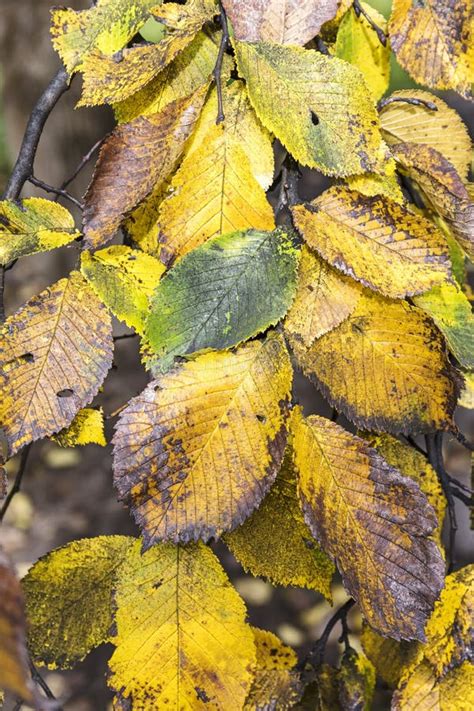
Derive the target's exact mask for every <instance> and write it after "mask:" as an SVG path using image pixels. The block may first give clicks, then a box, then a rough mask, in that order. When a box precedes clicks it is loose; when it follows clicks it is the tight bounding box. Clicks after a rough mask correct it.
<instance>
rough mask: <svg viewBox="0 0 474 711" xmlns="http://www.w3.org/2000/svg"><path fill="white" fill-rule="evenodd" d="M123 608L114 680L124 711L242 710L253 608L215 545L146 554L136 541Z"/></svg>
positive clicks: (121, 589) (119, 597)
mask: <svg viewBox="0 0 474 711" xmlns="http://www.w3.org/2000/svg"><path fill="white" fill-rule="evenodd" d="M115 606H116V613H115V625H116V632H115V634H114V635H113V637H112V638H111V641H112V643H113V644H114V645H115V647H116V649H115V651H114V653H113V655H112V658H111V659H110V662H109V667H110V676H109V679H108V683H109V686H110V687H111V688H112V689H113V690H114V691H116V693H117V699H116V703H117V704H118V708H124V706H123V704H125V708H127V707H129V708H133V709H136V710H137V711H138V709H141V710H142V711H153V709H162V708H169V709H184V708H189V709H196V711H201V710H202V711H204V710H205V709H211V708H214V709H239V708H242V706H243V704H244V700H245V697H246V695H247V693H248V691H249V689H250V685H251V683H252V677H253V668H254V666H255V659H256V652H255V642H254V639H253V634H252V630H251V628H250V627H249V626H248V625H247V624H246V623H245V615H246V610H245V605H244V603H243V601H242V600H241V598H240V597H239V595H238V594H237V592H236V591H235V589H234V588H233V587H232V585H231V584H230V582H229V580H228V578H227V576H226V574H225V572H224V570H223V569H222V567H221V565H220V563H219V560H218V559H217V558H216V556H215V555H214V553H213V552H212V551H211V550H210V549H209V548H207V547H206V546H204V545H203V544H197V545H196V544H195V545H190V546H186V547H181V546H173V545H170V544H164V545H163V544H162V545H158V546H154V547H153V548H152V549H151V550H149V551H147V552H146V553H145V554H144V555H143V556H141V555H140V541H136V543H135V545H134V546H133V549H132V550H131V552H130V554H129V555H128V560H127V564H126V566H124V567H123V568H122V569H121V573H120V575H119V579H118V582H117V585H116V591H115ZM127 704H128V705H127Z"/></svg>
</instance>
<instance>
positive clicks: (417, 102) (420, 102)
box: [377, 96, 438, 111]
mask: <svg viewBox="0 0 474 711" xmlns="http://www.w3.org/2000/svg"><path fill="white" fill-rule="evenodd" d="M396 102H400V103H403V104H411V105H412V106H423V108H425V109H428V110H429V111H438V107H437V106H436V104H434V103H433V102H432V101H427V100H426V99H416V98H415V97H414V96H387V98H386V99H381V100H380V101H379V103H378V105H377V108H378V110H379V111H381V110H382V109H384V108H385V107H386V106H388V105H389V104H394V103H396Z"/></svg>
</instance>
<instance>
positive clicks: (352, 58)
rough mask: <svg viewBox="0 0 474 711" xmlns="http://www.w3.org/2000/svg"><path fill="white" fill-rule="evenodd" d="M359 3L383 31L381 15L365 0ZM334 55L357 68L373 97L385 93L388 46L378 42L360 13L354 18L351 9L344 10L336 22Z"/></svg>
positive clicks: (375, 97) (388, 67) (387, 75)
mask: <svg viewBox="0 0 474 711" xmlns="http://www.w3.org/2000/svg"><path fill="white" fill-rule="evenodd" d="M361 6H362V8H363V9H364V10H365V12H366V13H367V14H368V15H369V17H370V18H371V19H372V20H373V21H374V23H375V24H376V25H377V26H378V27H380V29H381V30H382V31H383V32H384V33H385V34H387V22H386V20H385V18H384V16H383V15H381V14H380V13H379V12H377V10H374V8H373V7H371V6H370V5H367V3H365V2H362V3H361ZM334 54H335V56H336V57H339V59H344V60H345V61H346V62H349V63H350V64H353V65H354V66H355V67H358V69H360V71H361V72H362V74H363V75H364V78H365V81H366V83H367V86H368V87H369V89H370V91H371V92H372V94H373V97H374V99H376V100H377V99H380V97H381V96H383V94H385V92H386V91H387V89H388V84H389V81H390V49H389V47H388V45H383V44H382V43H381V42H380V40H379V38H378V37H377V35H376V33H375V32H374V30H373V28H372V26H371V25H370V24H369V22H368V21H367V19H366V18H365V17H364V15H362V14H360V15H359V17H357V15H356V14H355V11H354V10H353V9H352V10H349V11H348V12H346V14H345V15H344V17H343V19H342V22H341V24H340V25H339V29H338V32H337V38H336V44H335V47H334Z"/></svg>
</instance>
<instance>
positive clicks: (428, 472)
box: [368, 434, 446, 547]
mask: <svg viewBox="0 0 474 711" xmlns="http://www.w3.org/2000/svg"><path fill="white" fill-rule="evenodd" d="M368 440H369V442H370V445H371V447H374V448H375V449H376V450H377V452H379V454H381V455H382V457H383V458H384V459H385V460H386V461H387V462H388V463H389V464H390V466H391V467H394V468H395V469H398V470H399V471H400V472H401V473H402V474H403V475H404V476H409V477H410V478H411V479H413V480H414V481H416V483H417V484H418V486H419V487H420V489H421V490H422V492H423V493H424V494H425V496H426V498H427V499H428V501H429V503H430V504H431V506H432V507H433V509H434V511H435V513H436V518H437V521H438V525H437V527H436V529H435V531H434V533H433V536H434V539H435V540H436V541H437V543H438V544H439V546H440V547H441V533H442V529H443V521H444V515H445V513H446V499H445V497H444V494H443V489H442V488H441V484H440V483H439V480H438V475H437V474H436V472H435V470H434V469H433V467H432V466H431V464H429V463H428V460H427V459H426V457H424V456H423V455H422V454H421V453H420V452H417V451H416V449H415V448H414V447H409V446H408V445H406V444H403V443H402V442H400V441H399V440H398V439H395V437H392V436H391V435H387V434H384V435H379V436H375V435H374V436H369V437H368Z"/></svg>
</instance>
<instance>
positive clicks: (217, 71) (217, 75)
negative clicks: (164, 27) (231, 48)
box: [212, 3, 229, 124]
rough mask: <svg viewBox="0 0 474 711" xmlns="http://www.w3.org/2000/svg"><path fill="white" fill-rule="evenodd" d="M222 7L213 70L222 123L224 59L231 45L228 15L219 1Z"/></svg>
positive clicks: (218, 114) (218, 110) (219, 120)
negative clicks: (219, 33) (217, 46)
mask: <svg viewBox="0 0 474 711" xmlns="http://www.w3.org/2000/svg"><path fill="white" fill-rule="evenodd" d="M219 7H220V22H221V27H222V35H221V43H220V45H219V52H218V53H217V59H216V64H215V67H214V70H213V72H212V76H213V77H214V81H215V84H216V89H217V119H216V123H217V124H219V123H222V121H223V120H224V118H225V116H224V105H223V101H222V78H221V74H222V61H223V59H224V53H225V51H226V49H227V47H228V45H229V28H228V27H227V16H226V14H225V10H224V8H223V6H222V3H219Z"/></svg>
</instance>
